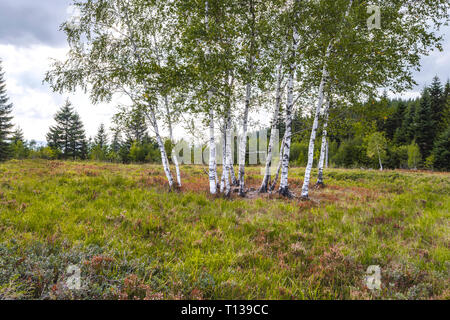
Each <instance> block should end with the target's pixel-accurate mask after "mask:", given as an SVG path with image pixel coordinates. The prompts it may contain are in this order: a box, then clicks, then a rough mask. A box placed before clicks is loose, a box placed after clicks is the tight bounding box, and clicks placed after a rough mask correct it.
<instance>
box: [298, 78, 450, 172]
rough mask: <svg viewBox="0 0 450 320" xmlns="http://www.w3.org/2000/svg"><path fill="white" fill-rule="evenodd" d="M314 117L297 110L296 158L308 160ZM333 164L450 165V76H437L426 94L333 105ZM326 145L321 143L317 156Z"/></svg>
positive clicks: (438, 167)
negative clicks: (407, 98)
mask: <svg viewBox="0 0 450 320" xmlns="http://www.w3.org/2000/svg"><path fill="white" fill-rule="evenodd" d="M312 120H313V119H312V117H304V116H303V115H301V114H296V115H295V117H294V125H293V127H294V132H296V131H300V132H303V133H297V134H295V135H294V138H293V144H292V150H291V162H293V163H294V164H295V165H299V166H305V165H306V163H307V157H308V154H307V151H308V143H309V141H308V138H309V136H308V130H302V129H305V128H310V127H311V126H312ZM328 144H329V145H328V154H329V159H328V161H329V165H331V166H335V167H345V168H352V167H356V168H361V167H363V168H379V167H380V163H381V164H382V166H383V167H385V168H390V169H398V168H400V169H419V168H420V169H431V170H447V171H449V170H450V82H449V81H447V82H446V84H445V85H444V86H443V85H442V83H441V81H440V79H439V78H438V77H435V78H434V79H433V80H432V83H431V85H430V86H427V87H426V88H424V90H423V92H422V94H421V97H419V98H417V99H411V100H402V99H389V98H388V97H387V96H386V95H384V96H383V97H382V98H381V99H369V101H368V102H366V103H363V104H352V105H350V106H342V105H341V106H332V107H331V109H330V128H329V129H328ZM319 153H320V149H319V148H316V149H315V156H314V159H315V162H317V161H318V160H319V156H320V154H319Z"/></svg>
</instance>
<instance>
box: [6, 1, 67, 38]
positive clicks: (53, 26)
mask: <svg viewBox="0 0 450 320" xmlns="http://www.w3.org/2000/svg"><path fill="white" fill-rule="evenodd" d="M71 2H72V1H71V0H1V1H0V43H2V44H12V45H16V46H21V47H26V46H29V45H32V44H46V45H50V46H55V45H56V46H58V45H64V43H65V36H64V34H63V33H62V32H60V31H59V26H60V24H61V23H62V22H64V20H65V19H66V15H67V14H66V10H67V7H68V6H69V5H70V4H71Z"/></svg>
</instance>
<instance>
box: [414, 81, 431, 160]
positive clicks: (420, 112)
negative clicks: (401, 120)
mask: <svg viewBox="0 0 450 320" xmlns="http://www.w3.org/2000/svg"><path fill="white" fill-rule="evenodd" d="M414 129H415V130H414V131H415V140H416V142H417V144H418V145H419V149H420V153H421V155H422V158H423V159H426V158H427V157H428V156H429V155H430V153H431V150H432V149H433V142H434V130H435V122H434V116H433V112H432V110H431V97H430V92H429V89H428V88H425V90H424V92H423V94H422V99H421V100H420V104H419V107H418V108H417V110H416V115H415V118H414Z"/></svg>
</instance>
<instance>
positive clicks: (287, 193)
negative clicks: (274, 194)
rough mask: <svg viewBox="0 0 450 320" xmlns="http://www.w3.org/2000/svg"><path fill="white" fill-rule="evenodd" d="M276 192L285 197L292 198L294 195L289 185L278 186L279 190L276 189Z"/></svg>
mask: <svg viewBox="0 0 450 320" xmlns="http://www.w3.org/2000/svg"><path fill="white" fill-rule="evenodd" d="M278 194H280V195H281V196H283V197H286V198H288V199H292V198H294V195H293V194H292V192H291V191H290V190H289V187H280V190H278Z"/></svg>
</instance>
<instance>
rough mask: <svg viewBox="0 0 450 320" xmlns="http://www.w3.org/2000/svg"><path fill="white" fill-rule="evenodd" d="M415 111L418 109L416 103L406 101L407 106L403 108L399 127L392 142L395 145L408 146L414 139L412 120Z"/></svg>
mask: <svg viewBox="0 0 450 320" xmlns="http://www.w3.org/2000/svg"><path fill="white" fill-rule="evenodd" d="M416 109H418V103H417V101H408V103H407V106H406V107H405V111H404V116H403V120H402V124H401V127H400V128H398V129H397V130H396V132H395V135H394V142H395V143H396V144H398V145H409V144H410V143H411V142H412V140H413V139H414V134H415V128H414V119H415V115H416Z"/></svg>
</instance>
